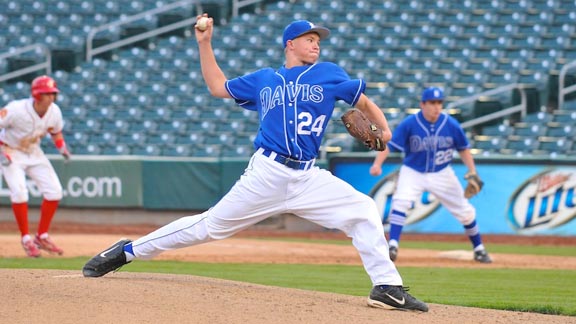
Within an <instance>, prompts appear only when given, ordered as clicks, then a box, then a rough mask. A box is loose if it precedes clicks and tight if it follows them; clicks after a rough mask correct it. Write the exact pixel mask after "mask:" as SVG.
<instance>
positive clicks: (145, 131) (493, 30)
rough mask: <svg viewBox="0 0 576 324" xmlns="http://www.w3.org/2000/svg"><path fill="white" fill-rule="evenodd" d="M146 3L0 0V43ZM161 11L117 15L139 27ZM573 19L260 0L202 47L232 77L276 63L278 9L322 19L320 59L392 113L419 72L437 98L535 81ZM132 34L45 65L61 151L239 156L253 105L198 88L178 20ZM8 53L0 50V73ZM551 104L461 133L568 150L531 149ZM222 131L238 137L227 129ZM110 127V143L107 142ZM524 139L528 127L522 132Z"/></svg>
mask: <svg viewBox="0 0 576 324" xmlns="http://www.w3.org/2000/svg"><path fill="white" fill-rule="evenodd" d="M156 5H157V2H156V1H152V0H134V1H129V2H118V1H111V0H95V1H86V0H47V1H39V0H18V1H16V0H9V1H7V3H6V6H5V8H6V10H4V11H3V12H2V13H0V28H3V29H4V30H7V31H9V35H19V36H18V37H8V36H6V35H0V45H1V46H2V48H11V47H21V46H24V45H28V44H31V43H36V42H45V43H47V44H48V46H49V47H50V48H51V49H52V50H72V51H77V52H79V53H81V52H82V51H83V50H84V46H85V43H84V42H85V37H86V35H87V34H88V31H89V30H90V28H92V27H94V26H98V25H101V24H104V23H107V22H111V21H114V20H116V19H119V18H120V17H121V16H126V15H133V14H137V13H139V12H142V11H145V10H148V9H151V8H155V6H156ZM23 8H27V10H23ZM120 13H121V14H120ZM161 18H163V17H159V18H158V17H157V18H150V19H148V20H146V21H144V22H143V23H139V24H137V25H134V26H132V25H131V26H130V27H133V28H136V27H141V28H145V29H151V28H154V27H155V26H158V24H159V21H160V20H161ZM574 18H576V5H575V3H574V2H573V1H567V0H547V1H541V0H533V1H516V0H495V1H489V2H487V1H464V2H458V1H438V2H434V1H432V2H429V1H409V2H406V1H380V0H360V1H351V0H345V1H336V0H303V1H294V2H292V1H276V2H274V1H266V2H265V4H264V5H262V6H261V7H260V11H258V13H247V12H245V13H243V14H241V15H239V16H237V17H231V18H230V19H229V20H228V23H227V24H225V25H222V26H218V28H217V29H216V32H215V37H214V47H215V48H216V56H217V57H218V59H219V62H220V64H221V67H222V69H223V70H224V72H225V73H226V74H227V76H228V77H233V76H237V75H242V74H244V73H246V72H248V71H252V70H255V69H258V68H261V67H266V66H272V67H280V66H281V65H282V64H283V55H282V46H281V33H280V31H281V30H282V28H283V27H284V26H285V24H286V23H288V22H289V21H290V20H292V19H309V20H312V21H315V22H317V23H319V24H323V25H326V26H327V27H329V28H331V30H332V35H331V37H330V38H329V39H328V40H327V41H326V42H325V43H324V44H323V56H322V58H323V59H325V60H331V61H334V62H336V63H338V64H340V65H342V66H343V67H345V68H346V70H347V71H348V73H349V74H350V75H351V76H352V77H362V78H364V79H365V80H366V81H367V82H368V89H367V90H366V93H367V94H368V95H369V96H371V97H372V98H373V99H374V100H375V101H376V102H377V103H378V104H379V105H380V106H381V107H382V108H383V109H384V111H385V113H386V116H387V117H388V118H389V121H390V124H391V125H395V124H397V123H398V122H399V120H401V118H403V117H404V116H405V115H406V113H407V111H409V110H410V109H413V108H417V107H418V105H419V103H418V94H419V92H420V91H421V89H422V88H423V87H426V86H429V85H436V86H441V87H443V88H444V89H445V91H446V94H447V96H448V100H449V101H452V100H456V99H459V98H461V97H466V96H469V95H473V94H476V93H478V92H481V91H485V90H489V89H493V88H495V87H498V86H501V85H507V84H510V83H514V82H520V83H526V84H529V85H531V86H534V87H535V88H536V89H538V90H539V91H544V90H546V87H547V83H548V81H549V80H548V78H549V75H550V74H551V73H552V72H554V71H558V70H559V69H560V68H561V67H562V66H563V65H564V64H566V63H567V62H570V61H571V60H572V59H576V51H575V50H573V49H572V48H571V47H572V46H571V44H572V43H573V40H574V37H573V35H574V32H575V30H576V29H575V27H574V26H573V23H572V22H573V20H574ZM127 33H128V32H127V30H126V29H119V30H113V31H111V32H110V33H103V35H101V36H102V37H107V38H108V40H113V39H120V38H122V37H125V36H126V35H127ZM137 45H138V46H130V47H125V48H122V49H121V50H116V51H114V52H112V53H110V56H109V59H105V58H104V57H98V58H95V59H93V60H92V61H90V62H81V61H80V62H78V64H77V66H75V67H74V68H73V69H66V70H63V69H59V70H57V71H55V72H54V77H55V78H56V79H57V80H58V81H59V87H60V88H61V90H62V93H61V95H60V96H59V103H60V105H61V106H62V108H63V113H64V116H65V119H66V128H65V135H66V137H67V138H68V139H69V141H70V146H71V149H72V150H73V151H74V153H76V154H143V155H174V156H186V155H192V156H196V155H198V156H220V155H223V154H225V155H227V156H228V155H232V156H233V155H234V154H238V155H240V156H245V155H249V154H250V153H251V152H252V151H253V148H252V146H251V143H250V140H251V139H252V138H250V136H247V135H245V134H255V132H256V131H257V129H258V117H257V114H256V113H254V112H249V111H246V112H244V111H243V110H242V109H241V108H238V107H237V106H236V105H235V103H234V101H233V100H220V99H214V98H212V97H210V95H209V93H208V92H207V91H206V86H205V84H204V82H203V80H202V77H201V74H200V68H199V62H198V51H197V47H196V44H195V40H194V39H193V35H192V33H190V32H187V33H182V34H178V35H167V37H163V38H155V39H151V40H149V41H148V42H147V43H146V44H144V45H142V44H137ZM28 59H32V60H34V59H36V58H35V57H34V55H32V57H28ZM16 63H18V62H14V61H10V62H0V69H2V70H0V73H2V72H7V71H8V70H9V69H10V68H13V66H11V65H14V64H16ZM382 84H384V85H386V86H385V87H383V86H382ZM28 87H29V86H28V84H27V83H26V82H14V83H7V84H5V85H3V86H2V89H1V90H0V99H1V100H2V102H7V101H10V100H13V99H16V98H19V97H22V96H27V95H28V91H29V90H28V89H29V88H28ZM545 105H546V102H539V103H536V104H535V106H537V107H540V106H545ZM346 108H347V107H346V105H344V104H340V103H339V105H338V106H337V111H336V113H335V115H334V116H333V117H332V120H331V121H330V123H329V126H328V129H327V132H328V133H329V135H331V136H327V138H328V137H337V135H338V134H343V133H345V130H344V129H343V128H342V127H341V123H340V122H339V116H338V113H341V112H342V111H343V110H344V109H346ZM560 108H561V109H559V110H557V111H554V112H550V111H549V110H546V109H542V111H539V112H531V114H529V115H528V116H527V117H526V118H525V120H522V121H520V122H524V123H528V124H537V125H538V127H537V128H538V129H537V130H536V131H534V130H533V129H532V127H524V126H523V125H522V123H516V121H513V122H510V123H509V124H508V125H504V124H502V122H503V121H498V123H500V124H498V123H496V124H495V125H492V126H490V125H487V126H485V127H483V128H482V129H481V133H480V134H478V136H488V138H482V137H478V138H477V139H476V138H475V137H473V138H472V144H473V145H475V146H481V147H479V148H480V149H482V150H485V151H488V152H500V151H502V150H503V149H508V150H515V151H518V150H532V151H533V152H537V153H543V152H549V151H550V150H551V149H552V148H555V149H559V150H561V149H571V148H569V146H570V145H569V144H571V143H570V142H569V141H567V142H565V143H564V144H563V145H556V146H554V145H555V144H546V145H545V146H546V149H542V150H540V149H539V147H538V145H536V144H534V142H535V143H539V142H542V141H539V140H538V138H541V137H543V136H544V137H551V138H556V137H557V135H554V134H556V132H559V130H560V129H564V127H563V125H565V124H566V123H568V124H570V123H574V120H576V115H575V114H574V112H575V111H576V101H574V102H570V101H568V102H567V103H566V105H565V107H560ZM550 123H556V124H550ZM503 125H504V126H503ZM500 126H503V127H500ZM501 128H502V129H501ZM226 129H228V130H229V131H228V132H226V131H225V130H226ZM83 134H86V135H83ZM104 134H109V137H108V139H106V138H104ZM133 134H141V135H140V136H136V137H137V138H134V137H133V136H132V135H133ZM230 134H232V135H230ZM93 135H94V136H95V137H92V136H93ZM219 135H226V136H225V137H226V138H224V139H222V138H220V136H219ZM332 135H334V136H332ZM96 136H97V137H96ZM498 136H500V140H498V141H495V140H494V139H496V138H497V137H498ZM511 136H518V137H521V138H518V139H516V138H510V137H511ZM236 137H240V138H241V139H238V141H235V140H232V139H234V138H236ZM192 138H193V139H192ZM110 139H114V140H115V141H116V142H118V144H117V145H110ZM527 139H532V140H531V141H530V144H529V145H526V140H527ZM534 139H536V140H534ZM93 140H94V141H93ZM107 140H108V142H107ZM494 142H497V143H496V144H494ZM545 142H546V143H548V142H550V143H554V141H552V140H550V141H545ZM87 143H90V145H87ZM566 143H567V144H566ZM45 145H46V146H49V144H45ZM226 145H233V147H232V149H231V148H229V147H226ZM234 148H237V149H234ZM46 149H48V147H47V148H46ZM504 152H512V151H504ZM512 154H514V153H513V152H512ZM543 154H544V153H543Z"/></svg>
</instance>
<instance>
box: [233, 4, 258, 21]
mask: <svg viewBox="0 0 576 324" xmlns="http://www.w3.org/2000/svg"><path fill="white" fill-rule="evenodd" d="M262 1H263V0H233V1H232V17H236V16H238V14H239V13H240V9H242V8H244V7H246V6H249V5H253V4H256V3H260V2H262Z"/></svg>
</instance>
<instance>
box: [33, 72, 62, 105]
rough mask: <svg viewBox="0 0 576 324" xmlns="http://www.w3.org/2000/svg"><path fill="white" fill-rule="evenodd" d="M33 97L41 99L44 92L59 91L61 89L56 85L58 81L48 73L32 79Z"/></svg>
mask: <svg viewBox="0 0 576 324" xmlns="http://www.w3.org/2000/svg"><path fill="white" fill-rule="evenodd" d="M31 92H32V97H34V99H36V100H39V99H40V94H42V93H58V92H60V90H58V88H57V87H56V81H54V79H52V78H51V77H49V76H47V75H43V76H39V77H37V78H36V79H34V80H32V88H31Z"/></svg>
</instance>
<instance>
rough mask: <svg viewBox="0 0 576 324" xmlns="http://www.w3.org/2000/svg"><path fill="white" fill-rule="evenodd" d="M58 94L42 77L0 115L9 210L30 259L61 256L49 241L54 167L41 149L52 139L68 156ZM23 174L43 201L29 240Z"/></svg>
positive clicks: (57, 188) (55, 195)
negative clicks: (46, 254) (45, 140)
mask: <svg viewBox="0 0 576 324" xmlns="http://www.w3.org/2000/svg"><path fill="white" fill-rule="evenodd" d="M58 92H59V90H58V88H57V86H56V82H55V81H54V80H53V79H52V78H50V77H48V76H45V75H44V76H40V77H37V78H35V79H34V80H33V81H32V85H31V93H32V97H31V98H28V99H21V100H15V101H12V102H10V103H8V105H6V107H5V108H3V109H2V110H0V129H2V131H1V132H0V141H1V147H2V156H3V163H2V172H3V174H4V179H5V180H6V183H7V184H8V188H9V189H10V200H11V202H12V210H13V211H14V217H15V218H16V222H17V223H18V228H19V230H20V234H21V235H22V247H23V248H24V251H26V254H27V255H28V256H30V257H39V256H40V250H39V249H42V250H46V251H48V252H50V253H57V254H62V253H63V250H62V249H61V248H59V247H58V246H57V245H56V244H54V242H53V241H52V240H51V238H50V237H49V236H48V230H49V229H50V224H51V222H52V218H53V217H54V214H55V213H56V209H57V208H58V203H59V201H60V199H62V186H61V184H60V180H59V179H58V176H57V175H56V172H55V171H54V168H53V167H52V164H50V161H49V160H48V158H47V157H46V155H44V152H43V151H42V149H41V148H40V141H41V140H42V138H44V137H45V136H46V134H50V135H51V136H52V140H53V142H54V145H55V146H56V148H58V150H59V151H60V153H61V154H62V155H63V156H64V158H66V159H69V157H70V153H69V152H68V149H67V148H66V142H65V141H64V136H63V135H62V128H63V126H64V122H63V119H62V112H61V111H60V107H58V105H56V104H55V103H54V101H55V100H56V97H57V94H58ZM26 175H28V176H29V177H30V179H32V180H33V181H34V182H35V183H36V185H37V186H38V189H39V190H40V192H41V193H42V196H43V198H44V199H43V200H42V205H41V207H40V222H39V224H38V231H37V234H36V235H35V237H34V238H33V239H32V238H31V237H30V233H29V228H28V196H29V194H28V189H27V188H26Z"/></svg>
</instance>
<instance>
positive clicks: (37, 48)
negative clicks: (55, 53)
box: [0, 44, 52, 83]
mask: <svg viewBox="0 0 576 324" xmlns="http://www.w3.org/2000/svg"><path fill="white" fill-rule="evenodd" d="M28 52H36V53H40V54H42V55H43V57H44V58H45V60H44V61H43V62H40V63H36V64H33V65H30V66H27V67H24V68H21V69H18V70H14V71H12V72H9V73H6V74H4V75H0V83H2V82H4V81H8V80H11V79H15V78H18V77H21V76H23V75H26V74H29V73H32V72H37V71H46V74H51V73H52V54H51V52H50V49H49V48H48V46H46V45H44V44H32V45H28V46H24V47H20V48H17V49H15V50H13V51H10V52H8V53H4V54H0V61H2V60H7V59H10V58H12V57H17V56H20V55H22V54H24V53H28Z"/></svg>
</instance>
